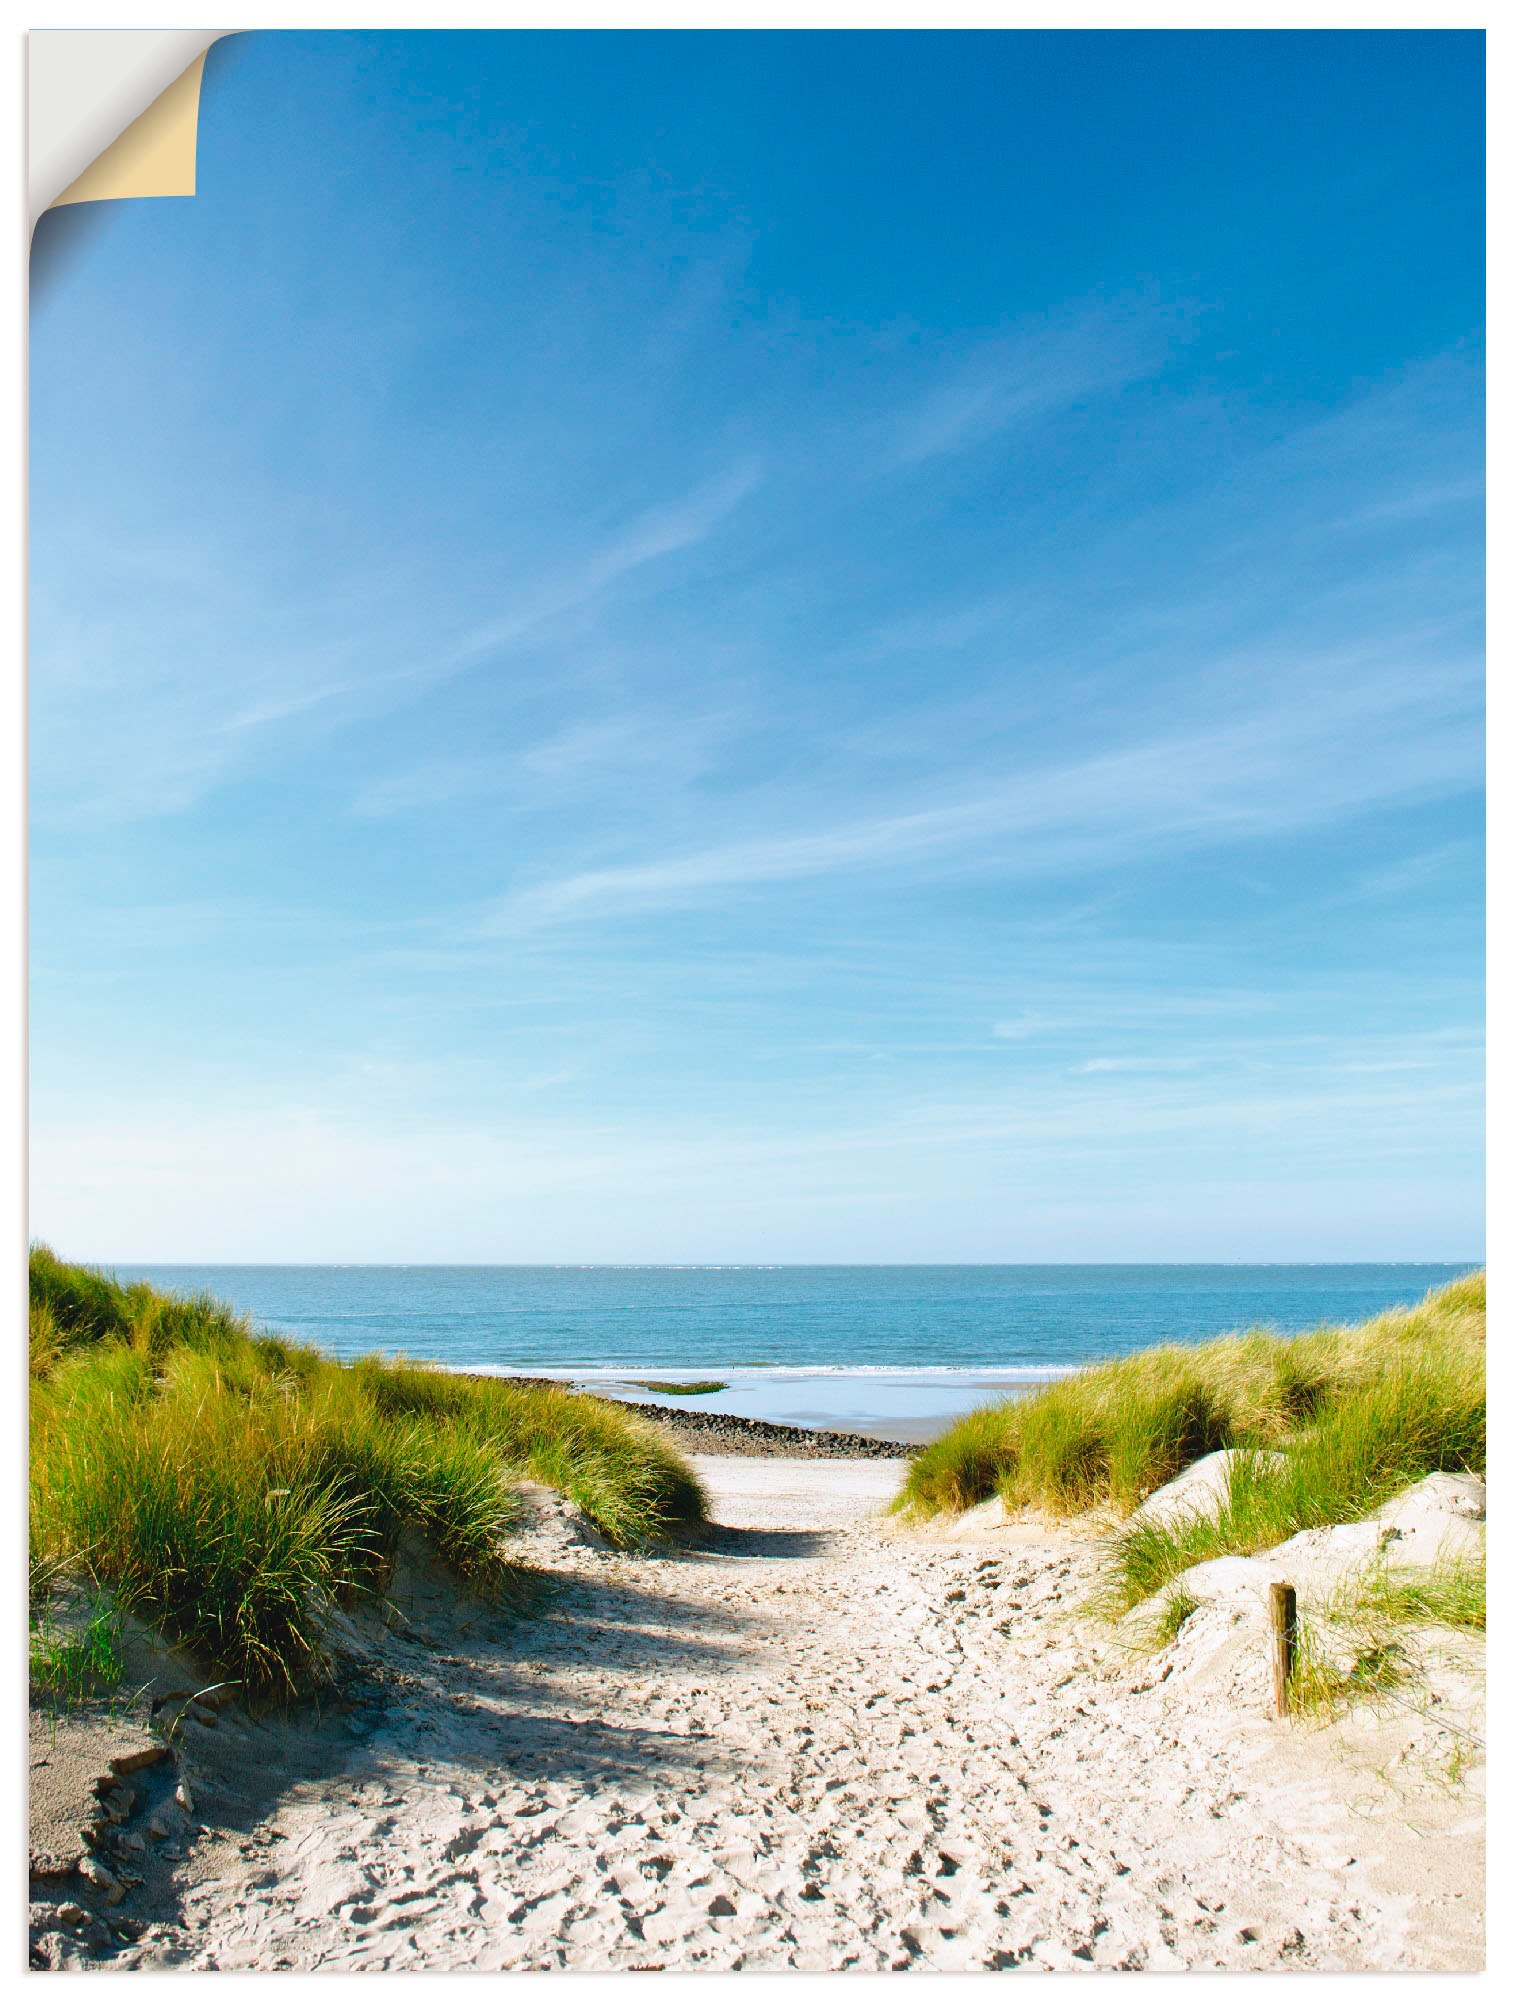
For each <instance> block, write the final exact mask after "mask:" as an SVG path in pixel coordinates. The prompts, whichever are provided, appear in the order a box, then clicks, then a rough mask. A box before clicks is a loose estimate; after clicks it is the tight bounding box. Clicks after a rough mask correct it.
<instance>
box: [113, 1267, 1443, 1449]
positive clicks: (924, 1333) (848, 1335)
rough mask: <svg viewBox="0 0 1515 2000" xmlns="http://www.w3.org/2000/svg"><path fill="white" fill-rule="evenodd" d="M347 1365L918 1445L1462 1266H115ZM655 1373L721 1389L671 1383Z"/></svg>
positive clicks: (1316, 1321) (1407, 1297) (1325, 1316)
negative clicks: (967, 1414) (385, 1363)
mask: <svg viewBox="0 0 1515 2000" xmlns="http://www.w3.org/2000/svg"><path fill="white" fill-rule="evenodd" d="M116 1268H117V1272H118V1275H119V1276H120V1277H122V1278H125V1279H131V1278H139V1277H140V1278H147V1279H149V1280H150V1281H151V1282H152V1283H154V1284H156V1285H161V1286H164V1287H167V1288H168V1289H170V1290H173V1291H183V1292H196V1291H211V1292H214V1293H215V1294H216V1295H217V1296H218V1297H219V1298H223V1299H226V1300H227V1301H229V1302H230V1303H231V1304H232V1305H235V1306H236V1307H238V1308H239V1309H240V1310H241V1311H243V1312H246V1313H248V1314H250V1315H251V1317H252V1318H253V1319H254V1320H255V1321H257V1322H258V1323H259V1324H260V1325H262V1326H265V1327H268V1328H270V1329H271V1330H273V1331H276V1332H280V1333H287V1334H292V1335H294V1336H295V1337H296V1338H298V1339H301V1340H308V1341H311V1342H313V1343H315V1344H316V1345H317V1346H319V1347H322V1348H325V1349H326V1350H327V1351H328V1352H329V1353H332V1354H335V1355H339V1356H341V1357H343V1358H344V1359H351V1358H352V1357H354V1356H356V1355H359V1354H368V1353H374V1352H379V1353H384V1354H395V1353H405V1354H408V1355H410V1356H411V1357H412V1358H414V1359H417V1360H427V1361H435V1362H440V1363H442V1364H443V1365H445V1366H447V1367H449V1368H464V1369H474V1370H478V1371H481V1372H490V1373H493V1372H498V1373H503V1374H524V1375H550V1376H555V1377H559V1378H561V1379H563V1380H566V1381H573V1382H581V1383H583V1384H585V1385H586V1386H588V1387H593V1388H595V1389H596V1390H599V1391H600V1392H602V1393H606V1394H611V1395H619V1396H623V1397H630V1398H632V1399H635V1400H642V1401H648V1402H669V1403H674V1404H676V1405H677V1406H680V1407H683V1408H688V1409H708V1410H723V1411H731V1412H734V1413H735V1414H738V1415H743V1416H755V1417H763V1418H766V1419H767V1420H768V1421H770V1422H775V1423H792V1424H804V1425H810V1426H827V1425H830V1426H835V1427H838V1428H842V1429H851V1430H867V1431H871V1432H876V1433H877V1434H878V1435H881V1436H897V1437H904V1438H922V1437H927V1436H930V1435H932V1434H933V1433H934V1432H935V1431H938V1430H940V1429H942V1428H943V1427H944V1426H945V1425H946V1424H947V1423H948V1422H949V1421H950V1420H951V1419H952V1418H953V1417H954V1416H956V1415H958V1414H960V1413H961V1412H962V1411H963V1410H966V1409H971V1408H973V1407H974V1406H975V1405H976V1404H979V1403H983V1402H987V1401H991V1400H993V1399H994V1398H995V1397H996V1396H1003V1395H1007V1394H1015V1393H1017V1392H1018V1391H1023V1390H1024V1389H1026V1388H1028V1387H1030V1386H1032V1385H1034V1384H1035V1383H1037V1382H1041V1381H1045V1380H1047V1379H1048V1378H1049V1377H1050V1376H1053V1375H1056V1374H1060V1373H1063V1372H1065V1371H1067V1370H1068V1369H1071V1368H1076V1367H1079V1366H1081V1365H1082V1364H1083V1363H1085V1362H1088V1361H1093V1360H1098V1359H1102V1358H1104V1357H1106V1356H1110V1355H1117V1354H1127V1353H1130V1352H1131V1351H1132V1350H1133V1349H1135V1348H1138V1347H1148V1346H1150V1345H1152V1343H1153V1342H1155V1341H1162V1340H1178V1341H1197V1340H1205V1339H1208V1338H1210V1337H1211V1336H1212V1335H1214V1334H1218V1333H1225V1332H1230V1331H1234V1330H1236V1329H1238V1328H1242V1327H1249V1326H1266V1327H1271V1328H1273V1329H1275V1330H1276V1331H1279V1332H1285V1333H1294V1332H1302V1331H1304V1330H1305V1329H1307V1328H1309V1327H1312V1326H1318V1325H1320V1324H1321V1323H1322V1322H1325V1321H1342V1320H1354V1319H1362V1318H1364V1317H1365V1316H1367V1315H1368V1314H1370V1313H1375V1312H1381V1311H1382V1310H1383V1309H1384V1308H1385V1307H1387V1306H1391V1305H1400V1304H1408V1303H1410V1302H1411V1301H1413V1300H1415V1299H1417V1298H1419V1297H1420V1296H1421V1294H1422V1293H1424V1292H1426V1291H1427V1290H1429V1289H1430V1288H1431V1287H1432V1286H1433V1285H1440V1284H1445V1283H1446V1282H1447V1281H1448V1280H1449V1279H1451V1278H1454V1277H1457V1276H1459V1275H1460V1274H1461V1273H1462V1272H1463V1271H1466V1270H1469V1269H1472V1268H1474V1267H1473V1266H1472V1265H1468V1264H1256V1265H1243V1264H966V1265H950V1264H943V1265H895V1264H880V1265H792V1264H788V1265H786V1264H776V1265H748V1264H743V1265H677V1266H669V1265H657V1266H644V1265H633V1266H610V1265H512V1264H503V1265H429V1264H393V1265H391V1264H383V1265H372V1264H321V1265H311V1264H301V1265H274V1264H245V1265H244V1264H237V1265H232V1264H218V1265H120V1266H117V1267H116ZM643 1377H651V1378H653V1379H655V1380H658V1381H674V1382H678V1381H696V1380H718V1381H720V1382H722V1383H724V1384H725V1385H726V1387H725V1388H724V1389H723V1390H721V1391H719V1392H716V1393H712V1394H706V1395H700V1396H698V1397H678V1398H670V1397H666V1396H664V1395H662V1394H660V1393H659V1392H657V1391H654V1390H648V1389H647V1388H645V1387H644V1386H643V1384H642V1382H641V1381H639V1380H638V1378H643Z"/></svg>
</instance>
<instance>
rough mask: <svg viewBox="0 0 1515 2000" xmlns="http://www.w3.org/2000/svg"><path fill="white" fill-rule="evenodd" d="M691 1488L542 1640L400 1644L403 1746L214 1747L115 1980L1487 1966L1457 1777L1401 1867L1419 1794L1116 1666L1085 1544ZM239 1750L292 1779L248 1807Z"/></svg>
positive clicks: (601, 1568)
mask: <svg viewBox="0 0 1515 2000" xmlns="http://www.w3.org/2000/svg"><path fill="white" fill-rule="evenodd" d="M700 1469H701V1471H702V1473H703V1474H704V1475H705V1477H706V1479H707V1482H708V1483H709V1485H710V1487H711V1489H712V1492H713V1494H714V1495H715V1499H716V1514H717V1518H718V1519H719V1521H720V1522H721V1523H722V1524H723V1526H722V1529H721V1531H720V1532H719V1533H718V1534H717V1535H716V1536H715V1537H713V1539H712V1542H711V1545H710V1546H709V1547H708V1548H706V1549H703V1550H701V1551H699V1552H697V1553H693V1554H689V1555H683V1556H676V1557H668V1558H656V1559H651V1560H648V1559H634V1558H629V1557H622V1556H616V1555H612V1554H607V1553H605V1552H603V1551H599V1550H595V1549H592V1548H580V1547H575V1548H571V1549H565V1550H563V1551H561V1552H560V1554H559V1555H558V1557H557V1558H556V1559H555V1560H556V1562H557V1566H558V1567H559V1568H560V1569H561V1570H562V1571H563V1572H564V1573H565V1574H564V1580H563V1582H562V1584H561V1586H560V1588H559V1590H558V1591H557V1594H556V1596H555V1598H554V1600H553V1601H552V1603H551V1605H550V1608H549V1609H548V1610H547V1612H546V1614H545V1615H544V1616H540V1617H538V1618H536V1619H533V1620H529V1621H522V1622H519V1623H517V1624H515V1625H513V1626H510V1627H507V1628H505V1630H504V1632H503V1636H501V1635H500V1634H498V1633H496V1634H494V1635H491V1636H488V1637H486V1636H485V1635H484V1634H483V1633H482V1632H479V1631H475V1632H472V1633H469V1632H463V1631H455V1632H453V1633H452V1634H451V1635H449V1636H448V1637H447V1639H446V1640H445V1642H443V1643H442V1644H441V1647H440V1650H439V1649H438V1641H437V1638H436V1635H435V1632H433V1635H432V1644H431V1645H430V1646H423V1645H421V1644H419V1643H412V1644H411V1645H410V1647H409V1649H408V1650H409V1652H410V1653H411V1654H413V1656H414V1659H415V1662H416V1665H415V1668H414V1672H413V1675H412V1678H411V1681H410V1684H409V1685H408V1686H407V1687H404V1688H402V1689H400V1690H397V1691H396V1695H395V1697H394V1698H392V1699H391V1700H390V1701H389V1702H388V1703H387V1704H386V1706H385V1708H384V1709H383V1711H382V1714H381V1715H380V1716H379V1717H378V1719H377V1720H376V1721H372V1722H370V1723H368V1724H363V1723H354V1722H346V1721H344V1722H341V1723H340V1724H336V1723H329V1724H328V1725H326V1728H325V1730H324V1732H323V1734H324V1736H325V1739H326V1740H325V1748H324V1751H323V1755H324V1757H325V1759H326V1761H327V1764H328V1769H327V1770H326V1771H325V1773H324V1774H323V1775H320V1776H313V1775H309V1772H310V1770H311V1766H310V1765H309V1764H306V1766H305V1771H306V1775H301V1773H300V1770H299V1768H298V1767H296V1768H293V1769H291V1770H289V1771H288V1773H287V1774H285V1775H287V1778H288V1780H289V1781H288V1782H282V1777H281V1773H280V1772H279V1770H278V1769H277V1768H276V1764H275V1759H276V1757H277V1756H278V1755H281V1754H283V1753H282V1752H281V1751H280V1749H279V1745H278V1742H277V1740H276V1739H275V1738H274V1737H273V1736H272V1735H271V1734H270V1732H268V1731H266V1730H259V1729H255V1728H253V1727H251V1726H250V1725H246V1724H243V1725H230V1726H229V1725H227V1724H223V1726H222V1727H221V1728H220V1729H219V1730H218V1731H217V1732H216V1738H217V1740H216V1743H215V1745H214V1748H215V1751H216V1754H217V1765H218V1769H219V1775H218V1776H215V1777H212V1776H210V1775H207V1776H206V1777H204V1778H203V1779H200V1780H199V1781H198V1782H197V1791H198V1797H197V1811H198V1812H199V1814H200V1815H201V1816H202V1817H203V1819H204V1821H205V1822H206V1826H207V1831H206V1832H205V1834H204V1835H203V1836H202V1838H201V1840H200V1841H199V1843H198V1846H197V1848H196V1849H195V1851H194V1853H193V1855H192V1856H191V1857H190V1859H189V1860H188V1862H187V1863H186V1869H187V1878H181V1880H180V1882H179V1884H178V1886H177V1890H176V1897H175V1909H174V1912H173V1917H172V1920H171V1921H165V1920H164V1919H163V1918H160V1920H159V1921H158V1922H157V1923H155V1924H154V1927H153V1929H152V1930H151V1931H150V1932H149V1933H148V1934H147V1936H145V1937H144V1938H143V1940H142V1942H141V1944H140V1946H138V1947H137V1948H136V1950H135V1951H134V1952H133V1953H132V1954H131V1955H130V1957H129V1960H128V1962H132V1963H137V1964H140V1965H144V1966H166V1965H179V1966H190V1967H201V1968H206V1969H209V1968H212V1967H219V1968H223V1969H232V1968H250V1967H262V1968H269V1969H272V1968H275V1967H287V1968H297V1969H312V1968H317V1967H322V1968H329V1969H332V1970H361V1969H369V1968H373V1969H381V1968H393V1969H401V1968H407V1967H408V1968H416V1969H421V1968H430V1969H437V1970H442V1969H446V1968H449V1967H459V1968H462V1967H468V1968H473V1969H479V1970H492V1969H509V1968H517V1969H527V1968H546V1967H553V1966H568V1967H575V1968H579V1969H582V1970H593V1969H598V1968H626V1967H632V1966H669V1967H684V1968H697V1967H703V1968H712V1969H714V1968H739V1967H750V1968H754V1969H761V1968H771V1969H777V1968H780V1967H802V1968H810V1969H817V1970H821V1969H829V1968H842V1967H848V1966H854V1967H859V1968H877V1969H884V1968H906V1967H933V1968H937V1969H944V1970H945V1969H957V1968H971V1967H1002V1966H1010V1965H1021V1964H1025V1965H1033V1966H1063V1967H1075V1966H1078V1965H1080V1964H1085V1965H1088V1964H1093V1965H1097V1966H1098V1965H1104V1966H1130V1967H1136V1966H1150V1967H1154V1968H1156V1967H1164V1966H1166V1967H1178V1966H1237V1967H1240V1966H1279V1965H1285V1966H1301V1967H1303V1966H1316V1967H1342V1968H1345V1967H1364V1966H1367V1967H1387V1966H1393V1965H1406V1964H1432V1965H1442V1966H1452V1965H1469V1964H1474V1963H1477V1962H1478V1950H1479V1946H1478V1930H1479V1917H1478V1912H1477V1910H1476V1909H1475V1908H1474V1906H1473V1900H1472V1884H1473V1878H1474V1874H1475V1872H1476V1867H1477V1860H1476V1854H1477V1835H1476V1821H1477V1814H1476V1811H1475V1810H1474V1808H1476V1806H1477V1803H1478V1801H1477V1800H1476V1799H1470V1798H1469V1796H1468V1795H1467V1792H1466V1789H1465V1787H1464V1788H1454V1790H1455V1791H1456V1794H1457V1795H1456V1796H1450V1797H1449V1802H1446V1803H1444V1804H1440V1805H1439V1804H1437V1801H1436V1799H1435V1798H1433V1797H1432V1796H1431V1794H1430V1793H1427V1794H1426V1798H1425V1801H1424V1802H1423V1803H1422V1804H1421V1805H1420V1806H1417V1808H1416V1814H1417V1815H1418V1820H1419V1825H1420V1830H1421V1831H1422V1832H1424V1833H1425V1834H1426V1836H1427V1839H1426V1842H1425V1852H1424V1853H1421V1854H1419V1855H1418V1856H1416V1855H1412V1856H1411V1858H1410V1860H1411V1864H1413V1865H1406V1864H1405V1861H1404V1857H1403V1854H1402V1853H1401V1849H1402V1846H1403V1842H1404V1840H1405V1838H1406V1835H1405V1830H1404V1829H1405V1823H1406V1814H1405V1810H1404V1806H1403V1796H1404V1795H1403V1792H1402V1791H1401V1792H1399V1793H1391V1792H1389V1791H1385V1792H1384V1794H1383V1801H1382V1803H1381V1804H1378V1805H1375V1804H1374V1803H1373V1799H1374V1798H1375V1797H1376V1796H1377V1795H1376V1794H1374V1792H1373V1781H1371V1780H1369V1779H1367V1778H1364V1777H1363V1776H1362V1775H1361V1772H1360V1771H1359V1770H1358V1768H1357V1766H1356V1765H1354V1764H1353V1762H1352V1760H1351V1758H1350V1757H1344V1753H1343V1749H1342V1745H1343V1742H1344V1740H1345V1739H1342V1738H1341V1737H1340V1733H1339V1732H1331V1733H1329V1734H1330V1746H1329V1748H1328V1746H1327V1742H1326V1737H1325V1736H1323V1735H1322V1734H1321V1733H1320V1732H1313V1733H1308V1734H1306V1733H1300V1734H1296V1733H1295V1732H1293V1731H1290V1730H1285V1731H1283V1732H1280V1731H1279V1730H1278V1728H1277V1727H1276V1726H1275V1725H1272V1724H1269V1723H1267V1722H1265V1721H1263V1720H1261V1719H1258V1718H1257V1716H1256V1714H1255V1710H1254V1713H1253V1714H1252V1715H1251V1716H1248V1715H1246V1714H1242V1715H1240V1716H1239V1715H1238V1713H1237V1710H1236V1707H1235V1704H1234V1701H1232V1702H1216V1701H1214V1699H1213V1697H1212V1698H1210V1699H1200V1698H1198V1697H1196V1696H1193V1695H1189V1694H1175V1693H1174V1692H1173V1691H1172V1689H1171V1687H1170V1686H1165V1685H1163V1683H1162V1681H1161V1680H1160V1679H1158V1671H1160V1670H1154V1667H1153V1665H1152V1662H1151V1661H1150V1660H1147V1661H1138V1662H1135V1663H1133V1662H1132V1661H1131V1660H1130V1659H1129V1657H1120V1656H1117V1657H1116V1658H1115V1659H1114V1660H1113V1662H1112V1658H1111V1656H1110V1654H1109V1650H1108V1642H1106V1641H1102V1640H1101V1639H1100V1637H1099V1636H1098V1634H1097V1633H1095V1632H1094V1631H1093V1629H1092V1628H1088V1627H1085V1626H1083V1625H1082V1624H1081V1623H1080V1622H1079V1621H1078V1620H1077V1619H1076V1617H1075V1616H1074V1615H1073V1605H1074V1603H1075V1601H1076V1599H1077V1597H1078V1596H1079V1595H1080V1594H1081V1593H1082V1592H1083V1591H1084V1590H1085V1589H1086V1588H1087V1586H1088V1582H1089V1579H1090V1577H1091V1575H1092V1573H1093V1568H1094V1554H1093V1552H1092V1551H1091V1549H1090V1548H1089V1547H1088V1545H1086V1544H1080V1543H1078V1542H1076V1541H1074V1540H1072V1539H1055V1538H1049V1536H1048V1535H1047V1534H1045V1533H1043V1532H1037V1533H1036V1534H1034V1535H1033V1534H1032V1533H1031V1532H1030V1531H1028V1530H1024V1529H1017V1530H1010V1531H1005V1532H1002V1534H1001V1536H1000V1537H999V1539H998V1541H997V1542H996V1543H995V1544H994V1546H992V1547H986V1546H985V1545H983V1544H978V1545H972V1546H955V1545H952V1544H949V1543H934V1542H927V1541H923V1540H919V1539H912V1540H903V1541H902V1540H899V1539H886V1538H885V1536H884V1534H883V1532H882V1530H881V1528H880V1525H879V1524H878V1523H877V1522H876V1521H875V1520H874V1519H872V1518H871V1516H872V1515H873V1514H874V1512H875V1511H876V1509H877V1508H878V1506H879V1504H880V1502H881V1501H882V1500H883V1499H884V1498H885V1497H886V1496H887V1495H888V1494H889V1493H890V1492H891V1491H892V1490H893V1487H894V1484H895V1481H896V1479H897V1476H898V1468H897V1467H893V1466H891V1465H889V1464H887V1463H870V1462H856V1461H821V1462H798V1463H795V1462H785V1461H781V1460H773V1459H763V1460H744V1459H733V1458H713V1459H707V1460H704V1461H701V1462H700ZM338 1727H340V1729H341V1730H342V1731H343V1732H344V1734H343V1739H342V1744H343V1747H342V1756H341V1759H340V1764H339V1768H338V1770H337V1771H336V1773H335V1774H333V1772H332V1771H331V1769H330V1768H329V1766H330V1759H331V1755H332V1731H333V1729H335V1728H338ZM1284 1739H1287V1740H1284ZM210 1748H211V1746H210V1744H209V1743H207V1744H206V1745H205V1749H206V1752H207V1754H208V1753H209V1750H210ZM189 1754H191V1755H193V1754H195V1752H194V1751H193V1749H191V1751H190V1753H189ZM239 1759H242V1760H245V1762H246V1763H247V1765H248V1767H249V1768H251V1767H253V1766H256V1767H257V1769H258V1772H259V1774H260V1777H261V1779H262V1781H263V1782H265V1783H267V1784H272V1785H273V1786H274V1787H275V1790H274V1793H273V1794H272V1795H271V1797H270V1798H269V1800H268V1802H267V1803H266V1804H265V1805H264V1806H262V1807H260V1808H259V1810H258V1812H257V1813H256V1814H253V1813H251V1812H249V1811H248V1810H247V1809H246V1806H245V1799H244V1800H243V1802H242V1805H241V1807H239V1804H238V1796H239V1795H238V1786H237V1782H236V1775H235V1774H236V1770H237V1765H238V1760H239ZM206 1769H207V1772H209V1769H210V1767H209V1766H208V1765H207V1766H206ZM1407 1782H1408V1780H1407ZM1422 1789H1424V1788H1422ZM1418 1796H1419V1794H1417V1797H1418ZM1354 1801H1355V1803H1353V1802H1354ZM1365 1801H1366V1803H1364V1802H1365ZM1438 1815H1439V1817H1438ZM1411 1817H1415V1815H1412V1816H1411ZM1432 1849H1434V1850H1435V1853H1436V1855H1437V1857H1438V1861H1437V1868H1436V1869H1433V1870H1431V1871H1430V1872H1429V1873H1428V1872H1427V1870H1426V1868H1425V1866H1424V1865H1423V1864H1424V1863H1425V1860H1426V1855H1428V1854H1429V1853H1430V1852H1431V1850H1432ZM1438 1871H1439V1873H1438ZM1458 1884H1460V1886H1461V1889H1462V1891H1463V1892H1464V1893H1462V1894H1458V1893H1457V1886H1456V1885H1458ZM165 1915H166V1913H165Z"/></svg>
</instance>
